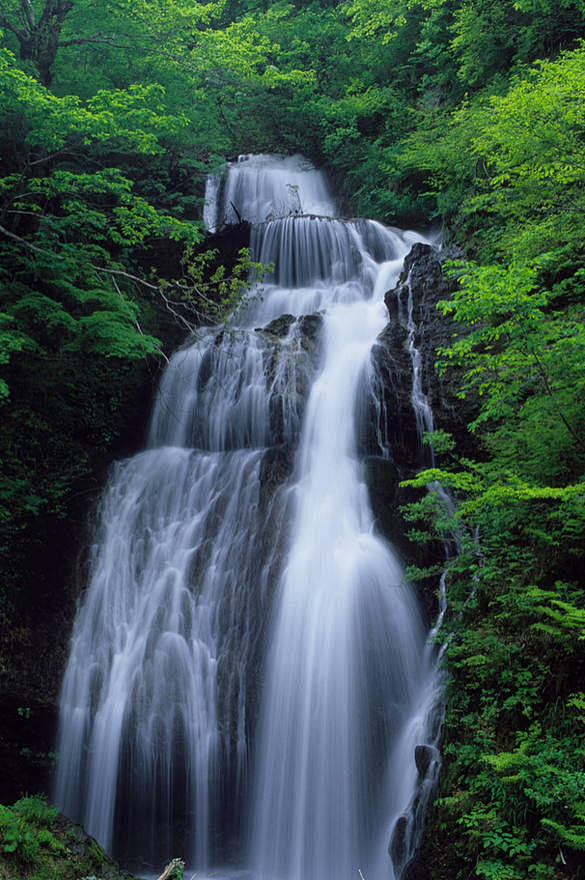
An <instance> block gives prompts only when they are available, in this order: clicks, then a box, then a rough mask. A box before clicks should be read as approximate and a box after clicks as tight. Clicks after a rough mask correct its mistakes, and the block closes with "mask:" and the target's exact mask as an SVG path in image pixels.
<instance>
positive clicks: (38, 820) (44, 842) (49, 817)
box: [0, 796, 132, 880]
mask: <svg viewBox="0 0 585 880" xmlns="http://www.w3.org/2000/svg"><path fill="white" fill-rule="evenodd" d="M90 876H93V877H99V878H100V880H102V878H103V880H132V877H131V875H130V874H128V873H126V872H125V871H122V870H121V869H120V868H119V866H118V865H117V864H116V863H115V862H114V861H112V859H110V858H109V856H107V855H106V853H105V851H104V849H103V848H102V847H101V846H100V845H99V844H98V843H97V841H95V840H94V839H93V838H92V837H90V836H89V835H88V834H86V832H85V831H84V830H83V828H82V827H81V826H80V825H77V824H76V823H74V822H71V821H70V820H69V819H66V818H65V817H64V816H62V815H61V814H60V813H59V812H58V810H56V809H55V808H54V807H51V806H50V805H49V804H48V803H47V801H46V800H45V799H44V798H43V797H40V796H35V797H25V798H21V799H20V800H19V801H17V802H16V803H15V804H14V806H12V807H5V806H0V880H57V878H58V880H78V878H80V877H90Z"/></svg>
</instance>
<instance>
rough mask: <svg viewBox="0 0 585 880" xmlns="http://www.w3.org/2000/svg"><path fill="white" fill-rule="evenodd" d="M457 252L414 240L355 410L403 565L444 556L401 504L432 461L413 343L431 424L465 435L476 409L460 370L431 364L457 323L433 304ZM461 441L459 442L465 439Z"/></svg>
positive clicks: (379, 503) (375, 497) (384, 526)
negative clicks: (419, 534) (466, 396)
mask: <svg viewBox="0 0 585 880" xmlns="http://www.w3.org/2000/svg"><path fill="white" fill-rule="evenodd" d="M455 256H458V254H455V253H454V252H453V251H447V250H438V249H436V248H434V247H431V246H430V245H427V244H415V245H414V246H413V248H412V250H411V251H410V253H409V254H408V255H407V257H406V259H405V261H404V268H403V272H402V274H401V276H400V278H399V281H398V284H397V286H396V287H395V288H394V289H393V290H389V291H388V292H387V293H386V296H385V302H386V306H387V308H388V314H389V321H388V324H387V326H386V327H385V328H384V330H383V331H382V333H381V334H380V336H379V337H378V341H377V344H376V345H375V347H374V349H373V352H372V373H373V375H372V376H371V377H370V383H369V394H368V395H367V396H366V397H367V399H366V403H365V404H364V407H363V410H362V412H360V413H359V414H358V423H359V445H360V448H361V451H362V453H363V454H365V455H366V479H367V482H368V486H369V489H370V497H371V502H372V507H373V510H374V514H375V516H376V519H377V522H378V525H379V528H380V530H381V531H382V532H383V533H384V534H386V535H387V536H388V537H389V539H390V540H391V541H392V542H393V543H394V544H395V545H396V547H397V548H398V550H399V552H400V553H401V554H402V556H403V559H404V561H405V562H406V563H407V564H414V565H417V566H425V565H430V564H432V563H435V562H440V561H442V560H443V559H444V549H443V547H442V546H437V547H433V546H427V545H425V546H422V545H417V544H415V543H413V542H412V541H410V540H409V539H408V538H407V537H406V536H405V533H406V532H407V530H408V524H407V523H405V521H404V519H403V517H402V515H401V513H400V507H401V506H402V505H404V504H407V503H408V502H409V501H413V500H416V498H417V497H420V495H421V491H418V492H415V491H414V490H409V489H404V488H402V487H400V486H399V483H400V481H402V480H405V479H408V478H409V477H411V476H413V475H414V474H415V473H416V472H417V471H419V470H421V468H423V467H428V466H430V465H431V463H432V459H431V453H430V450H429V448H428V447H426V446H423V444H422V442H421V425H420V423H419V422H420V416H419V421H418V422H417V415H416V412H415V407H414V404H413V357H412V349H413V348H414V349H416V350H417V352H418V354H419V367H420V386H421V389H420V390H421V391H422V393H423V395H424V397H425V398H426V400H427V402H428V404H429V406H430V408H431V410H432V416H433V424H434V428H435V429H437V428H441V429H443V430H445V431H448V432H449V433H452V434H453V435H454V436H455V437H456V438H457V439H458V440H459V441H461V439H462V438H463V439H464V438H465V436H466V434H467V428H466V425H467V423H468V422H469V421H471V419H472V417H473V412H472V408H471V405H470V404H469V402H467V401H461V400H460V399H459V398H458V397H457V396H456V384H457V381H456V380H457V376H454V375H450V376H448V377H443V376H441V375H440V374H439V370H438V369H437V366H436V361H437V358H438V350H439V349H440V348H443V347H447V346H449V345H450V344H451V341H452V338H453V334H454V333H455V332H458V333H460V332H461V328H460V327H459V325H456V324H455V322H454V321H453V320H452V319H451V318H449V317H448V316H444V315H443V314H442V313H441V311H440V310H439V309H438V308H437V303H438V302H439V301H440V300H443V299H449V298H450V295H451V292H452V290H453V284H454V282H452V281H451V280H450V279H448V278H447V277H446V275H445V273H444V270H443V264H444V262H445V260H446V259H449V258H453V257H455ZM463 445H464V444H463ZM435 589H436V584H434V583H433V584H429V585H428V589H427V585H426V584H424V583H423V584H421V599H422V603H423V607H424V609H425V612H426V614H427V616H428V618H429V619H432V618H433V617H434V616H435V614H436V608H435V599H434V591H435Z"/></svg>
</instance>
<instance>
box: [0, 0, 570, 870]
mask: <svg viewBox="0 0 585 880" xmlns="http://www.w3.org/2000/svg"><path fill="white" fill-rule="evenodd" d="M25 6H26V7H27V8H28V9H29V11H30V10H33V12H34V15H32V16H25V17H23V15H22V11H23V9H24V8H25ZM49 13H51V15H49ZM584 24H585V4H584V3H583V0H561V2H560V3H558V2H557V3H555V2H552V0H515V2H513V3H510V2H509V3H496V2H494V0H465V2H463V0H392V2H383V0H349V2H347V3H335V2H332V0H319V2H317V0H315V2H312V3H310V4H306V3H302V2H300V0H299V2H294V3H288V2H278V3H270V2H267V0H226V2H223V0H219V2H208V3H207V2H206V3H195V2H192V0H134V2H132V3H129V2H126V0H105V2H103V3H95V2H93V0H75V2H69V0H32V3H31V4H24V5H23V3H22V2H20V0H6V2H5V3H3V4H2V10H1V11H0V26H1V27H2V28H3V34H0V43H1V45H0V297H1V302H0V409H1V415H2V419H1V420H0V439H1V442H2V448H3V456H2V470H1V473H0V531H1V534H0V556H2V561H3V564H4V568H5V574H4V577H3V583H2V590H1V592H0V613H1V616H2V622H3V625H4V628H5V630H6V631H7V632H9V633H10V634H11V635H10V639H7V641H6V642H5V643H3V646H2V651H3V655H2V656H0V669H1V670H2V671H4V669H5V668H7V667H8V666H9V664H10V662H11V661H10V660H9V659H8V657H9V655H14V654H15V651H16V650H17V648H18V644H21V647H22V645H23V644H26V640H27V638H28V636H27V635H26V634H27V633H28V632H30V630H29V628H28V625H29V624H30V618H31V614H33V609H34V613H37V614H39V615H42V613H43V609H44V608H45V607H52V606H51V603H53V604H54V603H55V596H54V594H53V591H54V588H55V584H56V583H57V581H59V580H60V579H64V577H65V574H66V572H65V571H64V565H65V563H64V561H63V560H62V559H61V558H60V557H61V556H62V555H63V554H62V553H61V550H60V549H59V548H61V547H62V546H63V543H62V542H63V534H62V531H61V530H63V531H64V532H67V533H68V534H69V531H70V528H69V524H70V523H71V521H72V518H73V512H74V510H75V507H76V504H80V507H81V508H83V509H85V507H84V504H83V503H80V502H78V501H76V498H78V497H79V498H83V497H84V494H85V493H89V494H90V495H91V494H92V493H93V492H94V491H95V489H96V488H97V487H98V486H99V483H100V482H101V479H102V474H103V468H104V466H105V464H106V463H107V462H108V461H109V460H110V458H111V457H112V455H114V454H122V453H123V452H124V451H126V448H127V440H126V439H125V436H124V433H125V425H126V424H128V423H129V422H134V424H139V423H140V416H139V414H138V409H139V406H140V404H141V403H142V401H141V395H143V396H144V394H143V390H144V388H145V387H147V386H148V385H149V384H150V379H149V375H148V369H149V368H152V367H153V363H154V360H155V359H156V358H158V354H159V352H160V343H159V341H158V338H159V337H160V336H161V335H163V334H162V332H161V331H162V330H163V329H164V327H165V317H164V316H163V313H165V314H166V312H165V310H170V312H171V313H174V316H175V317H177V318H178V320H179V322H180V324H181V325H182V327H183V328H184V329H186V330H187V329H192V328H193V327H194V326H196V325H197V324H198V323H199V322H200V321H213V322H221V321H223V320H224V319H225V316H226V314H228V313H229V312H230V310H231V309H233V308H234V307H236V306H237V304H238V302H239V301H240V299H241V297H242V294H244V293H245V291H246V289H247V286H248V280H247V278H248V273H253V274H254V273H256V274H257V275H259V276H261V274H262V271H263V268H264V267H260V266H257V265H254V264H253V263H251V261H250V256H249V254H248V253H242V254H241V255H240V259H239V261H238V262H237V263H236V266H235V267H234V268H233V269H228V268H226V267H223V266H222V265H221V263H220V261H219V260H218V258H217V256H216V255H214V254H211V253H209V254H203V253H201V250H200V244H201V238H202V230H201V224H200V217H201V206H202V202H203V178H204V175H205V173H206V172H207V171H208V170H209V169H213V170H215V169H217V168H218V167H220V165H221V163H222V161H223V159H224V157H225V156H231V155H233V154H235V153H237V152H248V151H258V150H264V151H286V152H290V151H300V152H303V153H306V154H307V155H309V156H310V157H311V158H313V159H315V160H316V161H317V162H318V163H325V164H327V166H328V168H329V170H330V171H331V172H332V174H333V177H334V179H336V180H337V182H338V184H339V190H340V194H341V197H342V203H343V207H344V209H346V210H347V211H348V212H349V211H351V212H352V213H355V212H359V213H363V214H367V215H369V216H375V217H378V218H379V219H381V220H383V221H385V222H390V223H397V224H404V223H409V224H415V225H424V224H427V223H429V222H430V221H432V220H435V221H440V222H441V223H443V224H444V225H446V226H447V227H448V229H449V234H450V236H451V237H452V238H455V239H456V240H458V241H459V243H461V244H463V245H464V246H465V249H466V251H467V253H469V254H470V256H471V257H472V258H473V262H471V261H468V262H462V263H459V264H456V265H453V266H452V267H451V270H450V271H451V272H452V275H453V278H454V279H457V287H456V288H455V289H454V291H453V295H452V296H451V297H450V298H449V299H448V300H446V301H445V302H444V303H443V304H442V306H441V307H442V309H443V311H444V312H445V314H447V315H449V316H451V317H453V318H454V319H455V320H456V322H458V324H459V326H460V330H459V334H458V335H457V336H455V337H454V338H453V340H452V342H451V344H450V345H448V346H445V348H444V350H443V351H441V352H440V353H439V355H438V358H439V364H440V369H441V370H442V372H443V373H444V375H445V377H447V379H448V378H449V377H450V376H457V377H459V376H461V375H463V377H464V378H463V380H462V381H461V383H460V386H459V389H458V390H459V394H460V396H461V398H464V397H467V398H471V399H473V400H477V414H476V417H475V418H474V421H473V423H472V424H471V426H470V428H471V431H472V432H473V443H474V445H475V452H474V453H473V455H472V454H470V453H469V452H467V454H466V456H462V455H461V454H460V451H459V449H458V447H457V444H456V443H455V441H454V439H453V438H451V437H448V436H446V435H444V434H442V433H440V432H436V433H435V434H434V435H432V436H431V437H430V438H428V439H427V442H429V443H430V444H431V445H432V447H433V449H434V455H435V458H436V462H437V464H436V467H434V468H433V469H431V470H427V471H426V472H424V473H422V474H420V475H418V476H417V477H415V478H414V479H413V480H411V481H410V485H412V486H413V487H417V488H418V489H422V488H425V493H424V495H422V497H420V498H419V500H418V501H416V503H414V504H412V505H410V506H409V507H408V509H407V510H406V512H405V516H406V518H407V520H408V522H409V527H410V529H411V535H412V537H413V538H414V539H415V540H416V541H419V542H426V541H437V540H438V541H440V542H445V541H450V542H451V544H452V545H455V544H457V546H458V548H459V552H458V555H457V556H456V557H455V556H454V557H452V558H451V559H450V561H449V571H448V575H447V586H448V598H449V608H450V612H449V614H448V619H447V621H446V629H445V637H446V639H447V641H448V647H447V651H446V657H447V663H448V665H449V671H450V676H451V679H450V686H449V702H448V711H447V717H446V722H445V771H444V774H443V783H442V785H443V790H442V797H441V800H440V803H439V813H438V822H437V828H436V829H435V830H436V832H437V841H438V842H437V846H436V849H435V856H436V858H431V859H430V862H429V864H431V865H432V867H431V869H430V870H431V872H432V875H433V880H459V878H461V880H462V878H463V877H465V878H467V877H469V876H476V877H484V878H486V877H487V878H498V880H504V878H518V880H520V878H522V880H524V878H526V877H533V878H535V880H544V878H547V880H551V878H553V880H556V878H558V880H560V878H561V877H567V876H570V877H573V878H577V877H579V876H580V873H579V872H581V876H582V875H583V870H582V867H581V865H582V861H583V859H582V853H583V839H584V836H585V832H584V826H585V818H584V810H583V794H582V792H583V781H584V780H583V772H584V761H583V755H584V752H583V750H584V744H583V735H584V733H585V727H584V719H585V709H584V706H585V697H584V696H583V693H582V691H583V685H582V680H583V676H584V675H585V656H584V650H585V646H584V640H583V632H584V626H585V621H584V618H583V611H582V609H583V605H584V603H583V590H584V584H583V559H584V556H585V542H584V537H583V536H584V534H585V484H584V457H585V445H584V440H583V438H584V437H585V414H584V412H583V406H582V401H583V399H584V398H585V369H584V364H585V314H584V308H585V307H584V301H585V296H584V293H585V268H584V262H583V260H584V251H583V241H584V240H585V203H584V196H583V193H584V183H585V181H584V178H583V174H584V171H583V169H584V168H585V147H584V144H585V139H584V135H585V110H584V107H585V102H584V100H583V99H584V97H585V47H584V46H583V45H582V44H581V43H580V42H579V40H580V38H581V37H582V35H583V26H584ZM33 37H34V39H33V40H32V42H31V38H33ZM256 291H257V292H256V295H261V290H260V289H258V288H256ZM453 368H456V370H455V372H453ZM457 381H459V380H457ZM132 401H136V402H135V403H134V404H132ZM132 406H134V409H131V407H132ZM434 481H440V482H441V483H442V484H443V486H444V487H446V488H448V489H449V491H450V493H451V495H452V497H453V499H454V501H455V507H454V508H452V507H450V506H448V505H446V504H445V501H444V497H442V496H441V494H440V493H437V492H433V491H432V483H433V482H434ZM429 485H430V486H431V491H426V487H427V486H429ZM77 515H79V513H78V512H77V513H76V516H77ZM454 535H455V536H456V539H457V540H456V541H453V536H454ZM53 547H54V548H55V549H54V551H51V550H50V548H53ZM48 553H49V556H50V558H49V559H47V554H48ZM51 553H52V555H51ZM57 557H59V558H57ZM51 561H52V562H53V567H54V569H55V572H56V573H55V576H53V577H52V578H51V577H50V576H49V575H48V574H47V571H48V570H50V569H51V567H52V566H51V564H50V563H51ZM433 573H434V574H436V573H437V572H436V570H435V569H434V570H433ZM451 633H452V636H450V634H451ZM0 653H2V652H0ZM15 810H16V808H15ZM2 822H4V827H5V829H6V833H7V834H8V836H7V837H6V836H5V837H4V846H6V845H8V846H9V847H11V846H13V847H14V849H13V850H7V851H6V855H10V854H11V853H12V854H15V853H17V852H19V853H20V854H21V855H25V854H26V851H27V848H28V849H29V850H30V851H31V852H32V851H33V850H35V847H41V849H42V848H43V847H45V849H47V848H49V849H50V846H49V844H48V843H47V842H46V841H45V843H47V846H45V843H42V841H40V839H39V836H38V834H37V832H36V831H31V828H33V824H32V819H31V820H30V821H29V819H28V818H26V819H25V818H24V817H23V814H22V812H19V811H10V813H9V814H8V813H6V812H3V813H2ZM31 834H32V837H31V836H30V835H31ZM27 835H28V837H27ZM441 835H442V836H441ZM35 851H36V850H35ZM43 851H44V850H43ZM84 871H86V872H87V873H88V874H96V872H98V868H97V862H96V863H95V865H94V866H89V865H88V867H87V868H84ZM55 876H56V875H55ZM59 876H61V875H59ZM62 876H64V877H65V874H63V875H62Z"/></svg>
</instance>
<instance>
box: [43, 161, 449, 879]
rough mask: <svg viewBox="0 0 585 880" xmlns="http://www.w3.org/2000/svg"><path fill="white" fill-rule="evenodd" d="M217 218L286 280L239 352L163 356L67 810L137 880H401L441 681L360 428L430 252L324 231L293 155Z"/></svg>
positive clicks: (110, 492) (270, 282)
mask: <svg viewBox="0 0 585 880" xmlns="http://www.w3.org/2000/svg"><path fill="white" fill-rule="evenodd" d="M208 199H209V204H208V205H207V207H206V215H205V216H206V222H207V225H208V227H209V228H210V229H216V228H219V227H221V226H222V225H224V224H226V223H230V222H233V221H234V220H235V219H240V218H242V219H246V220H248V221H249V222H251V223H252V224H253V228H252V251H253V253H252V256H253V259H254V260H259V261H261V262H263V263H265V264H272V265H273V269H272V271H271V273H270V275H268V276H267V277H266V278H265V279H264V281H263V282H262V285H261V287H262V290H261V295H256V293H258V291H252V295H251V296H250V298H249V300H248V301H247V302H246V303H244V304H243V306H242V308H241V309H239V310H238V312H237V313H236V315H235V316H234V317H233V319H232V321H231V326H230V327H229V328H228V329H227V330H225V329H220V328H208V329H206V330H202V331H201V332H200V333H198V334H197V336H196V337H193V338H191V339H189V340H188V341H187V342H186V344H185V345H184V346H183V347H182V348H181V349H180V350H179V351H178V352H177V353H176V354H175V355H174V356H173V357H172V359H171V361H170V363H169V365H168V367H167V370H166V371H165V374H164V376H163V379H162V382H161V386H160V389H159V393H158V397H157V401H156V404H155V407H154V412H153V416H152V421H151V427H150V434H149V440H148V445H147V449H146V450H145V451H144V452H142V453H141V454H139V455H137V456H135V457H134V458H132V459H129V460H127V461H123V462H120V463H118V464H117V465H116V466H115V468H114V469H113V472H112V475H111V478H110V481H109V485H108V487H107V489H106V491H105V493H104V497H103V499H102V501H101V504H100V508H99V510H98V511H97V512H96V518H95V519H96V522H95V528H94V533H93V543H92V547H91V552H90V561H89V575H88V581H87V587H86V589H85V591H84V593H83V595H82V598H81V601H80V605H79V610H78V614H77V618H76V621H75V625H74V631H73V635H72V643H71V653H70V658H69V662H68V666H67V670H66V674H65V678H64V683H63V691H62V698H61V713H60V724H59V736H58V747H57V750H58V775H57V780H56V801H57V803H58V804H59V805H60V806H61V808H62V809H63V811H64V812H65V813H67V814H68V815H70V816H72V817H74V818H75V819H78V820H79V821H81V822H82V823H83V824H84V825H85V826H86V827H87V829H88V831H89V832H90V833H91V834H93V835H94V836H96V837H97V838H98V840H99V841H100V842H101V843H102V844H103V845H104V846H105V847H106V848H107V849H108V850H110V851H112V852H114V854H116V855H117V856H118V858H120V859H121V860H122V861H124V862H125V863H126V864H128V865H131V866H135V867H140V868H141V869H142V870H148V869H149V868H150V869H151V870H153V871H154V870H156V869H157V868H158V867H160V866H161V865H162V864H163V863H165V862H166V861H167V860H168V859H169V858H170V857H173V856H179V857H181V858H184V859H185V860H186V862H187V864H188V865H189V867H193V869H194V870H197V871H199V872H201V871H206V870H209V869H210V868H211V867H212V866H214V865H215V866H217V865H219V864H226V863H229V864H231V865H232V866H238V867H240V868H246V869H247V870H249V871H251V872H252V876H253V877H255V878H258V880H276V878H279V880H345V878H347V880H349V878H354V880H355V878H357V877H358V876H359V875H358V871H362V872H363V874H364V875H365V877H366V880H400V878H401V877H403V874H404V870H405V868H406V866H407V865H408V863H409V861H410V860H411V858H412V856H413V854H414V852H415V850H416V846H417V843H418V840H419V837H420V829H421V816H422V812H424V810H423V806H424V805H423V806H421V804H423V800H424V798H423V799H421V791H422V789H424V787H425V785H426V786H427V788H429V786H430V785H431V784H432V780H433V778H434V777H433V773H434V772H435V770H433V769H431V770H429V766H430V765H432V768H435V769H436V767H437V766H438V762H437V760H436V757H435V756H433V754H432V753H431V752H432V749H434V747H435V746H436V740H437V736H438V733H437V723H436V712H435V711H434V709H435V707H436V704H437V697H438V693H439V689H440V677H439V675H438V672H437V667H436V657H435V655H434V649H433V648H432V646H431V644H430V642H429V637H428V634H427V633H426V630H425V627H424V625H423V622H422V620H421V616H420V614H419V610H418V606H417V601H416V597H415V594H414V592H413V590H412V587H411V585H409V584H408V583H407V581H406V579H405V576H404V572H403V569H402V566H401V563H400V560H399V559H398V558H397V556H396V554H395V552H394V551H393V549H392V547H391V546H390V545H389V544H388V543H387V542H386V541H385V540H384V539H383V537H381V536H380V535H379V534H378V533H377V530H376V523H375V520H374V516H373V514H372V511H371V507H370V503H369V498H368V490H367V486H366V483H365V476H364V468H363V463H362V461H361V460H360V457H359V454H358V448H359V444H358V442H357V437H356V431H357V429H356V423H357V412H358V410H359V408H360V399H361V397H362V396H363V395H366V396H367V397H371V396H372V394H373V388H374V384H375V376H374V375H373V372H372V369H371V350H372V347H373V345H374V344H375V342H376V339H377V337H378V335H379V334H380V332H381V331H382V330H383V328H384V326H385V324H386V322H387V312H386V308H385V306H384V298H383V297H384V292H385V291H386V290H387V289H389V288H390V287H391V286H393V284H395V283H396V280H397V279H398V276H399V274H400V270H401V267H402V261H403V258H404V256H405V254H406V253H407V252H408V250H409V248H410V245H411V243H412V242H413V240H416V239H417V236H414V235H413V234H412V233H402V232H400V231H399V230H396V229H389V228H386V227H384V226H382V225H381V224H379V223H375V222H373V221H365V220H354V221H342V220H340V219H338V218H336V216H335V213H336V212H335V205H334V201H333V199H332V198H331V196H330V194H329V191H328V188H327V184H326V181H325V179H324V178H323V176H322V175H321V174H320V173H318V172H317V171H316V170H315V169H314V168H313V166H312V165H311V164H310V163H308V162H307V160H305V159H303V158H302V157H293V158H289V159H283V158H281V157H276V156H253V157H241V159H240V160H239V161H238V162H236V163H232V164H231V165H229V167H228V169H227V172H226V174H225V175H224V177H223V178H222V179H220V178H211V179H210V181H209V184H208ZM418 240H420V239H418ZM421 749H423V750H425V749H426V750H427V751H426V752H425V755H426V757H425V758H424V760H423V759H421ZM429 750H431V751H429ZM429 755H430V757H429Z"/></svg>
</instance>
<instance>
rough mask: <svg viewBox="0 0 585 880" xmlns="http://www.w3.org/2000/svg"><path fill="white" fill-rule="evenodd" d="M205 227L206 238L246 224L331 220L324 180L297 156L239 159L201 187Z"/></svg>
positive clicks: (332, 209)
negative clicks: (305, 217)
mask: <svg viewBox="0 0 585 880" xmlns="http://www.w3.org/2000/svg"><path fill="white" fill-rule="evenodd" d="M205 200H206V203H207V204H206V207H205V212H204V220H205V225H206V226H207V228H208V229H209V231H210V232H215V231H216V230H217V229H221V227H222V226H229V225H230V224H233V223H239V222H240V221H241V220H247V221H249V222H250V223H262V222H263V221H265V220H270V219H272V218H274V217H288V216H290V215H294V214H318V215H321V216H325V217H334V216H335V203H334V201H333V199H332V197H331V195H330V193H329V188H328V186H327V183H326V181H325V178H324V177H323V175H322V174H320V173H319V172H318V171H316V169H315V168H314V166H313V164H312V163H311V162H309V160H308V159H305V158H304V157H303V156H290V157H284V156H272V155H260V156H240V157H239V158H238V161H237V162H230V163H228V164H227V166H226V171H225V174H224V175H215V176H213V177H210V178H209V179H208V181H207V187H206V191H205Z"/></svg>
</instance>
